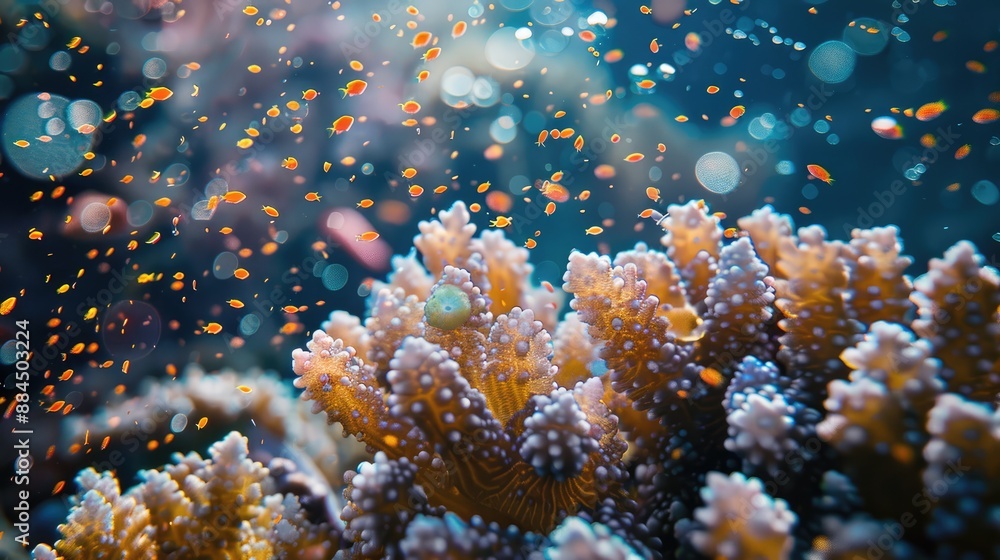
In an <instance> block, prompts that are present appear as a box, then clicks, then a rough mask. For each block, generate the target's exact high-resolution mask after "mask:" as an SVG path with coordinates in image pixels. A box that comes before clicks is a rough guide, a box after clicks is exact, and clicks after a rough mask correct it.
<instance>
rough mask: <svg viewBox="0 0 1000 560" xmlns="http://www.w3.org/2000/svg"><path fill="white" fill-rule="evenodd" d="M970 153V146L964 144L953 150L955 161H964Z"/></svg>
mask: <svg viewBox="0 0 1000 560" xmlns="http://www.w3.org/2000/svg"><path fill="white" fill-rule="evenodd" d="M970 152H972V144H964V145H962V146H959V148H958V149H957V150H955V159H965V158H966V157H967V156H968V155H969V153H970Z"/></svg>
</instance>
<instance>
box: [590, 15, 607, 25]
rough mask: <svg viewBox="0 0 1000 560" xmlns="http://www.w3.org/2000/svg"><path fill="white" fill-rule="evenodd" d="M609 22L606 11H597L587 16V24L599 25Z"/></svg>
mask: <svg viewBox="0 0 1000 560" xmlns="http://www.w3.org/2000/svg"><path fill="white" fill-rule="evenodd" d="M607 24H608V15H607V14H605V13H604V12H601V11H597V12H594V13H592V14H590V15H589V16H587V25H592V26H598V25H607Z"/></svg>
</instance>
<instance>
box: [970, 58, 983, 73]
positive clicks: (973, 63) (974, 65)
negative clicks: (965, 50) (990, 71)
mask: <svg viewBox="0 0 1000 560" xmlns="http://www.w3.org/2000/svg"><path fill="white" fill-rule="evenodd" d="M965 67H966V68H967V69H968V70H969V72H975V73H976V74H985V73H986V65H985V64H983V63H982V62H979V61H978V60H970V61H968V62H966V63H965Z"/></svg>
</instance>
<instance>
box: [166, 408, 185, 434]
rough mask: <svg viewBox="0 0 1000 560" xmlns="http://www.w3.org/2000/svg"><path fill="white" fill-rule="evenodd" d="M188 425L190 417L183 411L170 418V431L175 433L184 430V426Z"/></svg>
mask: <svg viewBox="0 0 1000 560" xmlns="http://www.w3.org/2000/svg"><path fill="white" fill-rule="evenodd" d="M187 425H188V417H187V414H184V413H183V412H178V413H177V414H174V417H173V418H171V419H170V431H171V432H173V433H175V434H179V433H181V432H183V431H184V428H187Z"/></svg>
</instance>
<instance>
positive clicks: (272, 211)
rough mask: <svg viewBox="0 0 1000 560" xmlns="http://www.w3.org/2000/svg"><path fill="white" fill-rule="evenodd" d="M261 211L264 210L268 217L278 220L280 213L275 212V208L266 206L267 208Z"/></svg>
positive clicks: (264, 207)
mask: <svg viewBox="0 0 1000 560" xmlns="http://www.w3.org/2000/svg"><path fill="white" fill-rule="evenodd" d="M261 210H263V211H264V213H265V214H267V215H268V216H271V217H272V218H277V217H278V211H277V210H275V209H274V207H273V206H267V205H265V206H262V207H261Z"/></svg>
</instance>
